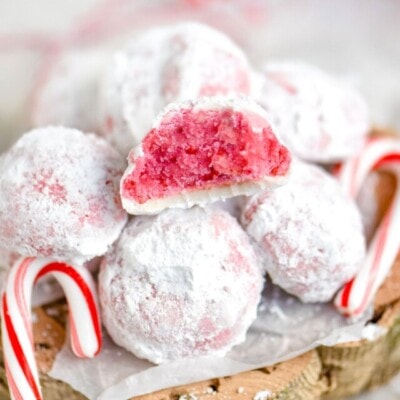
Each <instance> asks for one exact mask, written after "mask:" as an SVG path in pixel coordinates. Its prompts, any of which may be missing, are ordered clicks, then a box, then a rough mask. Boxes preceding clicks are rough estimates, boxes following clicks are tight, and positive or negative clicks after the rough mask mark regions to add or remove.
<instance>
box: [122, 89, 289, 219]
mask: <svg viewBox="0 0 400 400" xmlns="http://www.w3.org/2000/svg"><path fill="white" fill-rule="evenodd" d="M290 160H291V156H290V153H289V151H288V150H287V149H286V147H284V146H283V145H281V144H280V142H279V139H278V138H277V137H276V136H275V134H274V132H273V131H272V129H271V127H270V125H269V123H268V117H267V116H266V114H265V112H264V111H263V109H262V108H261V107H259V106H258V105H257V104H256V103H255V102H254V101H252V100H250V99H248V98H244V97H238V98H234V99H227V98H225V97H222V98H221V97H211V98H207V97H205V98H201V99H198V100H196V101H188V102H183V103H177V104H175V103H173V104H171V105H170V106H168V107H167V108H166V110H165V111H164V112H163V113H162V114H161V115H160V116H159V117H158V118H157V120H156V122H155V124H154V128H153V129H152V130H151V132H150V133H149V134H148V135H147V136H146V138H145V139H144V140H143V142H142V144H141V145H139V146H138V147H136V148H135V149H133V150H132V152H131V153H130V155H129V160H128V161H129V166H128V169H127V170H126V171H125V173H124V176H123V178H122V180H121V198H122V204H123V206H124V208H125V209H126V210H127V211H128V212H129V213H130V214H156V213H157V212H160V211H162V210H163V209H165V208H171V207H180V208H188V207H191V206H193V205H196V204H207V203H210V202H213V201H217V200H222V199H226V198H230V197H234V196H239V195H249V194H253V193H256V192H257V191H259V190H262V189H266V188H270V187H274V186H277V185H280V184H282V183H283V182H284V181H285V179H286V176H287V175H288V174H289V169H290Z"/></svg>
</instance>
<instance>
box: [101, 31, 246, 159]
mask: <svg viewBox="0 0 400 400" xmlns="http://www.w3.org/2000/svg"><path fill="white" fill-rule="evenodd" d="M250 86H251V77H250V68H249V65H248V62H247V60H246V57H245V55H244V53H243V52H242V51H241V50H240V49H239V48H238V47H237V46H236V45H235V44H234V43H233V42H232V41H231V40H230V39H229V38H228V37H226V36H225V35H224V34H222V33H220V32H218V31H215V30H214V29H212V28H209V27H207V26H204V25H200V24H197V23H181V24H177V25H174V26H167V27H161V28H155V29H152V30H149V31H148V32H146V33H145V34H143V35H142V36H141V37H139V38H138V39H136V40H135V41H133V42H132V43H131V44H130V45H129V46H128V47H127V48H126V49H125V50H123V51H120V52H118V53H116V54H115V56H114V59H113V61H112V63H111V65H110V66H109V68H108V70H107V73H106V76H105V79H104V84H103V91H102V93H103V95H102V97H103V100H104V103H103V111H102V113H103V128H104V134H105V137H106V138H107V139H108V140H109V141H110V142H111V143H112V144H114V145H115V146H116V147H117V149H118V150H119V151H121V153H122V154H128V152H129V151H130V149H131V148H132V147H133V146H134V145H137V144H138V143H140V141H141V140H142V139H143V137H144V136H145V135H146V134H147V132H148V131H149V130H150V129H151V127H152V125H153V121H154V119H155V117H156V116H157V114H158V113H159V112H160V111H161V110H162V109H163V108H164V107H165V106H166V105H167V104H169V103H171V102H175V101H183V100H189V99H196V98H198V97H200V96H213V95H218V94H220V95H230V94H233V93H244V94H248V93H249V92H250Z"/></svg>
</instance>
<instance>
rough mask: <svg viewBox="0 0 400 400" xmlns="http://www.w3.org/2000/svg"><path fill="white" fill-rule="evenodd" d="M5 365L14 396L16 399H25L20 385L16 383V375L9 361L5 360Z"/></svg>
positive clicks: (9, 385)
mask: <svg viewBox="0 0 400 400" xmlns="http://www.w3.org/2000/svg"><path fill="white" fill-rule="evenodd" d="M4 365H5V367H6V377H7V382H8V387H9V389H10V392H11V393H12V395H13V397H14V398H15V400H24V399H23V397H22V395H21V392H20V391H19V389H18V385H17V384H16V383H15V380H14V377H13V375H12V373H11V371H10V368H9V367H8V363H7V361H6V360H5V361H4Z"/></svg>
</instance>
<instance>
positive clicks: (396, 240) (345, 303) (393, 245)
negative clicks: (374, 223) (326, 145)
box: [335, 138, 400, 316]
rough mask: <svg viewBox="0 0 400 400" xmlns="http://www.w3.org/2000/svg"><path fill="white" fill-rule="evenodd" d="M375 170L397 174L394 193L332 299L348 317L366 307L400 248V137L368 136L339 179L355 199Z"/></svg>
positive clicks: (343, 169)
mask: <svg viewBox="0 0 400 400" xmlns="http://www.w3.org/2000/svg"><path fill="white" fill-rule="evenodd" d="M375 169H382V170H386V171H389V172H391V173H393V174H394V175H395V176H396V180H397V185H396V192H395V196H394V199H393V201H392V203H391V205H390V208H389V210H388V211H387V213H386V214H385V216H384V218H383V220H382V221H381V223H380V225H379V227H378V229H377V231H376V232H375V235H374V237H373V239H372V242H371V244H370V245H369V248H368V251H367V256H366V259H365V260H364V264H363V266H362V267H361V269H360V271H359V272H358V274H357V275H356V276H355V277H354V278H353V279H352V280H351V281H350V282H348V283H347V284H346V285H345V286H344V287H343V288H342V289H341V290H340V292H339V293H338V294H337V296H336V298H335V306H336V307H337V308H338V309H339V310H340V311H341V312H342V313H343V314H345V315H348V316H357V315H360V314H362V313H363V312H364V311H365V310H366V309H367V307H368V306H369V304H370V303H371V302H372V300H373V298H374V296H375V294H376V292H377V290H378V289H379V286H380V285H381V284H382V282H383V281H384V279H385V277H386V276H387V274H388V273H389V271H390V268H391V267H392V265H393V263H394V261H395V260H396V257H397V254H398V252H399V250H400V231H399V229H400V139H394V138H376V139H371V140H370V141H368V143H367V144H366V146H365V147H364V149H363V150H362V152H361V153H360V155H358V156H357V157H355V158H353V159H351V160H349V161H347V162H346V163H344V164H343V165H342V167H341V168H340V169H339V171H338V178H339V180H340V182H341V184H342V185H343V187H344V189H345V191H346V192H347V193H348V194H349V195H350V196H352V197H354V198H355V197H356V196H357V193H358V192H359V190H360V188H361V186H362V184H363V182H364V181H365V179H366V177H367V176H368V174H369V173H370V172H371V171H373V170H375Z"/></svg>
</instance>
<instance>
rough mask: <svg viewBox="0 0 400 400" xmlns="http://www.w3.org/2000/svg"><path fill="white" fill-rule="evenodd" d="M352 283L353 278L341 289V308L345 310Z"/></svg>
mask: <svg viewBox="0 0 400 400" xmlns="http://www.w3.org/2000/svg"><path fill="white" fill-rule="evenodd" d="M353 283H354V278H353V279H352V280H351V281H349V282H347V283H346V285H345V286H344V288H343V292H342V298H341V305H342V307H346V308H347V306H348V305H349V299H350V293H351V288H352V287H353Z"/></svg>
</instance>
